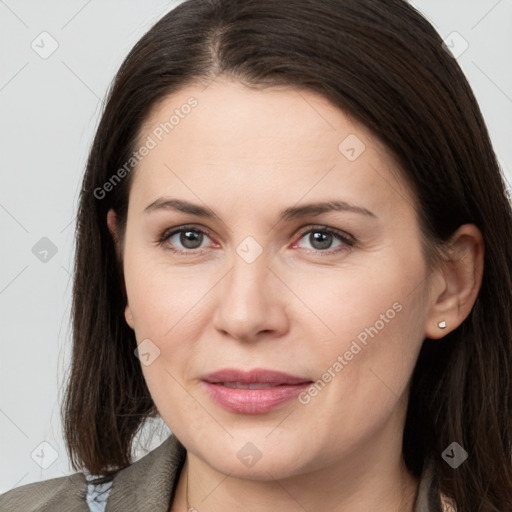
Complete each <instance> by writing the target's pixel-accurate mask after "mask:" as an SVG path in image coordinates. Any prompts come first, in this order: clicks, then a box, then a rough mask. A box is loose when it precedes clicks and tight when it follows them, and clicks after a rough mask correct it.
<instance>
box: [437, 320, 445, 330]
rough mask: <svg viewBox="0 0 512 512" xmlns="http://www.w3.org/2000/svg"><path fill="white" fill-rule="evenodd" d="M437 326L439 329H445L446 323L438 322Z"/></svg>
mask: <svg viewBox="0 0 512 512" xmlns="http://www.w3.org/2000/svg"><path fill="white" fill-rule="evenodd" d="M437 325H438V326H439V328H440V329H445V328H446V322H445V321H444V320H442V321H441V322H438V324H437Z"/></svg>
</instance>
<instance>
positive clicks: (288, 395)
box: [202, 369, 313, 414]
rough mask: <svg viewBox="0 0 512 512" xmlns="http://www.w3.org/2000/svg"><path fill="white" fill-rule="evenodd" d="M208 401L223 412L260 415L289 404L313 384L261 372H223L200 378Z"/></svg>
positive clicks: (284, 374)
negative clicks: (212, 402) (219, 407)
mask: <svg viewBox="0 0 512 512" xmlns="http://www.w3.org/2000/svg"><path fill="white" fill-rule="evenodd" d="M202 380H203V383H204V386H205V389H206V392H207V393H208V395H209V397H210V398H211V399H212V400H213V401H214V402H216V403H217V404H218V405H220V406H221V407H223V408H224V409H226V410H228V411H230V412H235V413H241V414H260V413H264V412H268V411H271V410H272V409H275V408H276V407H278V406H281V405H282V404H284V403H286V402H289V401H290V400H291V399H292V398H294V397H296V396H297V395H298V394H300V393H301V392H302V391H304V390H305V389H306V388H307V387H308V386H309V385H310V384H311V383H312V382H313V381H312V380H310V379H307V378H304V377H299V376H295V375H290V374H287V373H283V372H278V371H274V370H265V369H255V370H250V371H245V372H244V371H241V370H237V369H224V370H220V371H217V372H214V373H211V374H208V375H205V376H203V378H202Z"/></svg>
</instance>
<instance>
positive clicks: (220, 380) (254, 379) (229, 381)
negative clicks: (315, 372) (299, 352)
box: [202, 368, 313, 389]
mask: <svg viewBox="0 0 512 512" xmlns="http://www.w3.org/2000/svg"><path fill="white" fill-rule="evenodd" d="M202 380H204V381H206V382H209V383H211V384H221V385H223V386H228V387H236V388H238V389H263V388H265V387H275V386H281V385H294V384H305V383H311V382H313V381H312V380H311V379H309V378H307V377H300V376H298V375H291V374H289V373H285V372H281V371H277V370H268V369H265V368H254V369H252V370H239V369H237V368H224V369H222V370H218V371H215V372H212V373H209V374H207V375H204V376H203V377H202ZM252 385H254V386H258V387H252V388H251V387H245V386H252Z"/></svg>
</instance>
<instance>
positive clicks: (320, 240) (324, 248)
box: [300, 226, 355, 254]
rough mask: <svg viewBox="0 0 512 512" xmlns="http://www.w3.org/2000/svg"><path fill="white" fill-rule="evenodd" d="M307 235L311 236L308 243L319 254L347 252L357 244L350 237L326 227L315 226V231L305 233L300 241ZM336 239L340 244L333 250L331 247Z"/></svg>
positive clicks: (310, 230)
mask: <svg viewBox="0 0 512 512" xmlns="http://www.w3.org/2000/svg"><path fill="white" fill-rule="evenodd" d="M306 235H309V236H308V238H307V241H308V242H309V243H310V244H311V245H312V246H313V251H314V252H317V253H326V254H332V253H336V252H339V251H343V250H347V249H348V248H350V247H352V246H353V245H354V243H355V240H354V239H353V238H352V237H351V236H350V235H348V234H345V233H343V232H341V231H338V230H336V229H332V228H328V227H326V226H314V227H313V229H311V228H310V229H309V230H308V231H303V232H302V233H301V237H300V239H302V238H304V237H305V236H306ZM336 239H337V240H338V241H339V242H340V243H339V244H338V245H337V246H335V247H334V249H333V248H331V246H332V243H333V240H336Z"/></svg>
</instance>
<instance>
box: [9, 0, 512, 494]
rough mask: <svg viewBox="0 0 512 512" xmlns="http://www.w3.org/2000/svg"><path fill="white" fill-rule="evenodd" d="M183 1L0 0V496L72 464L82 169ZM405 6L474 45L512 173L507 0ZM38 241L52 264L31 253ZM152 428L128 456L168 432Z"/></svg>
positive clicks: (475, 65) (499, 145) (424, 0)
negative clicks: (122, 84)
mask: <svg viewBox="0 0 512 512" xmlns="http://www.w3.org/2000/svg"><path fill="white" fill-rule="evenodd" d="M178 3H180V2H179V1H177V2H169V1H164V0H151V1H144V2H143V1H134V0H132V1H126V0H125V1H121V0H108V1H103V2H100V1H98V0H89V1H84V0H67V1H64V0H61V1H57V0H51V1H46V2H37V1H35V0H34V1H27V0H21V1H15V0H0V61H1V66H0V112H1V115H0V144H1V150H0V155H1V160H0V183H1V187H0V233H1V237H0V244H1V245H0V251H1V258H2V259H1V265H0V315H1V323H0V336H1V337H0V493H1V492H5V491H7V490H9V489H11V488H13V487H17V486H19V485H23V484H27V483H30V482H34V481H38V480H46V479H49V478H55V477H59V476H62V475H66V474H70V473H72V470H71V468H70V466H69V461H68V458H67V455H66V452H65V447H64V443H63V440H62V432H61V424H60V416H59V405H60V400H61V399H62V395H63V389H62V384H63V382H64V378H65V376H66V372H67V365H68V361H69V355H70V328H69V325H70V324H69V311H70V299H71V285H72V280H71V274H70V272H71V269H72V268H73V236H74V227H75V225H74V222H75V214H76V207H77V197H78V191H79V189H80V183H81V178H82V173H83V171H84V166H85V162H86V157H87V152H88V150H89V146H90V143H91V141H92V137H93V134H94V130H95V128H96V126H97V123H98V120H99V115H100V112H101V109H102V99H103V98H104V95H105V92H106V90H107V87H108V85H109V84H110V81H111V80H112V78H113V76H114V74H115V72H116V70H117V68H118V67H119V65H120V64H121V62H122V60H123V58H124V57H125V56H126V54H127V53H128V51H129V50H130V49H131V47H132V46H133V45H134V44H135V42H136V41H137V40H138V39H139V38H140V37H141V36H142V34H143V33H144V32H146V31H147V30H148V29H149V28H150V27H151V26H152V25H153V23H154V22H155V21H157V20H158V19H159V18H160V17H161V16H162V15H163V14H164V13H166V12H168V11H169V10H170V9H172V7H174V6H175V5H177V4H178ZM410 3H412V4H413V5H415V6H416V7H417V8H418V9H419V10H420V11H421V12H422V13H423V14H424V15H425V16H426V17H427V18H428V19H429V20H430V21H431V22H432V23H433V25H434V26H435V27H436V29H437V31H438V32H439V33H440V34H441V36H442V37H443V38H448V39H447V41H448V42H449V44H450V45H453V46H454V51H457V52H460V51H461V50H462V49H464V46H463V45H464V41H467V43H468V44H469V47H468V48H467V49H466V51H464V52H463V53H461V54H460V56H458V61H459V63H460V65H461V66H462V69H463V70H464V72H465V74H466V76H467V77H468V79H469V82H470V84H471V86H472V87H473V90H474V92H475V95H476V97H477V99H478V101H479V103H480V107H481V109H482V112H483V114H484V117H485V119H486V121H487V124H488V127H489V130H490V133H491V137H492V139H493V143H494V147H495V149H496V152H497V153H498V155H499V157H500V163H501V165H502V167H503V169H504V170H505V175H506V177H507V179H508V181H509V182H510V183H512V174H511V173H512V144H511V142H512V140H511V134H512V0H500V1H498V0H475V1H471V2H468V1H467V0H451V1H447V0H416V1H412V2H410ZM42 32H48V33H49V34H50V36H47V35H40V34H41V33H42ZM453 32H457V33H458V34H455V35H454V34H453ZM53 41H56V43H55V42H53ZM52 44H53V45H55V44H58V47H57V49H56V50H55V51H54V53H52V54H51V55H49V56H47V55H45V53H44V52H49V51H50V50H51V49H52ZM31 45H33V46H34V47H35V49H33V48H32V46H31ZM38 52H39V53H38ZM41 54H42V55H43V56H44V57H46V58H42V56H41ZM43 237H46V238H48V239H49V240H51V242H52V244H54V246H55V247H56V250H57V252H56V253H55V254H54V255H52V253H51V252H49V253H48V254H47V255H46V260H47V261H41V259H40V258H43V259H44V257H45V254H44V253H40V254H39V255H38V256H37V255H36V254H34V252H33V250H32V248H33V247H34V246H35V245H36V244H37V243H38V242H39V241H40V240H41V239H42V238H43ZM40 243H43V244H44V243H45V242H40ZM38 247H39V246H36V248H38ZM39 250H41V249H39ZM35 252H36V253H37V252H38V251H37V250H36V251H35ZM157 426H160V429H159V431H158V432H157V435H156V436H155V437H153V438H152V439H151V438H147V437H144V438H143V440H144V441H145V443H146V444H145V445H144V447H143V448H141V449H140V450H139V451H138V452H137V453H136V457H139V456H141V455H143V454H144V453H145V452H146V451H147V450H149V449H151V448H152V447H154V446H156V445H157V444H159V442H160V440H161V439H162V438H164V437H166V435H167V434H168V429H166V427H165V425H164V424H163V422H160V423H158V422H157ZM41 443H45V444H41ZM50 463H51V464H50ZM41 465H42V466H43V467H41ZM45 466H48V467H46V468H45Z"/></svg>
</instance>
